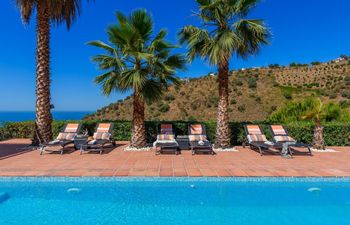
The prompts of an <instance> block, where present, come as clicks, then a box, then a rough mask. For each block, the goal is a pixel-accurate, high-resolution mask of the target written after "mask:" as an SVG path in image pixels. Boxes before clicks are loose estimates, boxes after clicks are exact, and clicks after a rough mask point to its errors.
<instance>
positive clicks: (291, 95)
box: [282, 89, 293, 100]
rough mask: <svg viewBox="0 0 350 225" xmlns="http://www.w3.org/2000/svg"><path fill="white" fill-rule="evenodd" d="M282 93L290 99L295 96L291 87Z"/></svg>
mask: <svg viewBox="0 0 350 225" xmlns="http://www.w3.org/2000/svg"><path fill="white" fill-rule="evenodd" d="M282 94H283V96H284V97H285V98H286V99H288V100H290V99H292V98H293V92H292V91H291V90H289V89H285V90H283V92H282Z"/></svg>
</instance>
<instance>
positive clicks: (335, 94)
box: [328, 91, 338, 99]
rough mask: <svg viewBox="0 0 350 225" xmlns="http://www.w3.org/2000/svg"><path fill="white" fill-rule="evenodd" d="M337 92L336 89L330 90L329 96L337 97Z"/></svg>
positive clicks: (331, 97)
mask: <svg viewBox="0 0 350 225" xmlns="http://www.w3.org/2000/svg"><path fill="white" fill-rule="evenodd" d="M337 96H338V95H337V93H336V92H334V91H330V92H329V93H328V97H329V98H330V99H335V98H337Z"/></svg>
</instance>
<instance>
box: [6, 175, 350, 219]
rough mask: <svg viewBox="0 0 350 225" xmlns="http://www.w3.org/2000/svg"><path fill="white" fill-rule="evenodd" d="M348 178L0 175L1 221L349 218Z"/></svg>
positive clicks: (349, 180)
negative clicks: (56, 176) (45, 176)
mask: <svg viewBox="0 0 350 225" xmlns="http://www.w3.org/2000/svg"><path fill="white" fill-rule="evenodd" d="M349 212H350V179H335V178H334V179H312V178H305V179H294V178H291V179H287V178H260V179H259V178H254V179H252V178H246V179H244V178H232V179H231V178H230V179H221V178H220V179H219V178H212V179H209V178H200V179H194V178H193V179H192V178H182V179H173V178H165V179H162V178H154V179H152V178H130V179H127V178H86V179H85V178H0V224H6V225H10V224H16V225H17V224H36V225H40V224H50V225H54V224H60V225H66V224H67V225H70V224H74V225H76V224H84V225H90V224H93V225H95V224H144V225H146V224H147V225H148V224H162V225H163V224H182V225H185V224H186V225H187V224H201V225H206V224H239V225H241V224H242V225H253V224H254V225H260V224H261V225H349V224H350V213H349Z"/></svg>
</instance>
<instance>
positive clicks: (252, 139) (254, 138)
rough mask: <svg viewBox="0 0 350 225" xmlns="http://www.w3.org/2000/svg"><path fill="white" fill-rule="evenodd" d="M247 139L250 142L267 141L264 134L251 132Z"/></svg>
mask: <svg viewBox="0 0 350 225" xmlns="http://www.w3.org/2000/svg"><path fill="white" fill-rule="evenodd" d="M247 139H248V142H249V143H252V142H266V141H267V138H266V136H265V135H263V134H249V135H247Z"/></svg>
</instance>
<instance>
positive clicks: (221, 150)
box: [213, 147, 238, 152]
mask: <svg viewBox="0 0 350 225" xmlns="http://www.w3.org/2000/svg"><path fill="white" fill-rule="evenodd" d="M213 150H214V152H238V150H237V149H236V148H234V147H233V148H213Z"/></svg>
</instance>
